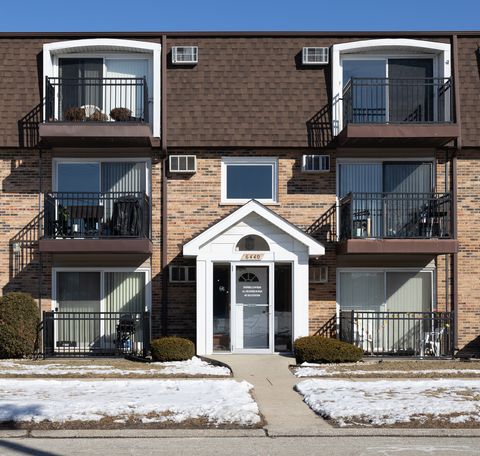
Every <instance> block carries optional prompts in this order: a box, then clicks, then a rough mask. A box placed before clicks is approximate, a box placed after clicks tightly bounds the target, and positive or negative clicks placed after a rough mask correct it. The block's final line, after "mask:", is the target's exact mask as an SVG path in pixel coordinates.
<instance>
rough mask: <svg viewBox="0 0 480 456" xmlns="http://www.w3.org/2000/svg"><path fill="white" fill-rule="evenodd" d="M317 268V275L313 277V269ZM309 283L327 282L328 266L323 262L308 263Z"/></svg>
mask: <svg viewBox="0 0 480 456" xmlns="http://www.w3.org/2000/svg"><path fill="white" fill-rule="evenodd" d="M316 269H318V270H319V277H318V278H315V273H314V272H313V271H314V270H316ZM308 281H309V283H328V266H325V265H323V264H310V266H309V271H308Z"/></svg>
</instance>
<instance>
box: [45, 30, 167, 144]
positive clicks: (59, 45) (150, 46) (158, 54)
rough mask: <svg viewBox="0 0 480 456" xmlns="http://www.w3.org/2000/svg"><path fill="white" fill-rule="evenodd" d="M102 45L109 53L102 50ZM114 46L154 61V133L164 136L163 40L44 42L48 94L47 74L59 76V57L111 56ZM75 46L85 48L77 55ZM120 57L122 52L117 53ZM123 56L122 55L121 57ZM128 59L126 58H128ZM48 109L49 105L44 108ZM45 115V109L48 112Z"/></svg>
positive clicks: (152, 64)
mask: <svg viewBox="0 0 480 456" xmlns="http://www.w3.org/2000/svg"><path fill="white" fill-rule="evenodd" d="M85 48H91V49H92V52H91V53H86V52H85V51H84V49H85ZM102 48H103V49H104V50H105V52H103V51H102ZM112 48H114V49H115V50H120V49H122V51H123V52H122V54H123V55H124V54H125V53H128V56H129V57H130V56H132V58H135V57H136V58H138V55H139V54H140V53H142V54H143V58H146V57H147V58H148V59H149V60H150V62H151V63H150V64H149V65H150V66H151V78H152V82H151V84H150V85H151V86H152V87H149V90H150V91H151V92H150V93H151V98H152V99H153V109H152V118H151V125H152V133H153V136H154V137H155V138H159V137H160V133H161V131H160V129H161V65H162V46H161V44H159V43H149V42H146V41H135V40H121V39H114V38H92V39H84V40H72V41H59V42H55V43H47V44H44V45H43V84H44V93H46V77H47V76H52V77H54V76H55V71H56V70H55V66H56V62H57V61H58V57H59V56H62V55H67V54H68V56H69V57H76V56H87V55H88V56H97V55H102V56H110V54H112ZM75 49H79V50H81V52H79V53H78V54H75ZM69 51H70V52H69ZM116 55H117V57H119V54H116ZM119 58H120V57H119ZM124 58H125V57H124ZM44 109H45V108H44ZM44 116H45V112H44Z"/></svg>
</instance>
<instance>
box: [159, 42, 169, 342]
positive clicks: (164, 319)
mask: <svg viewBox="0 0 480 456" xmlns="http://www.w3.org/2000/svg"><path fill="white" fill-rule="evenodd" d="M161 99H162V101H161V110H162V118H161V135H162V136H161V147H162V157H163V161H162V186H161V188H162V190H161V192H162V215H161V217H162V220H161V222H160V223H161V227H162V242H161V249H162V254H161V269H162V306H161V328H162V331H161V333H162V335H163V336H167V335H168V207H167V205H168V182H167V166H168V150H167V35H162V68H161Z"/></svg>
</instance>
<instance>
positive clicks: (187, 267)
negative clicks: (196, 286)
mask: <svg viewBox="0 0 480 456" xmlns="http://www.w3.org/2000/svg"><path fill="white" fill-rule="evenodd" d="M174 268H178V269H184V270H185V280H173V269H174ZM190 268H194V269H196V266H193V265H190V266H184V265H177V264H171V265H170V266H169V267H168V276H169V277H168V280H169V282H170V283H195V282H196V280H189V279H188V270H189V269H190Z"/></svg>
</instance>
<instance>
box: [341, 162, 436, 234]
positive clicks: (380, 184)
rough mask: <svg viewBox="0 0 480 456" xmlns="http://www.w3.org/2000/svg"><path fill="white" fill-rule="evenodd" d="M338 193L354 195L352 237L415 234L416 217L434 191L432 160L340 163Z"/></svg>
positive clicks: (417, 227)
mask: <svg viewBox="0 0 480 456" xmlns="http://www.w3.org/2000/svg"><path fill="white" fill-rule="evenodd" d="M338 174H339V185H338V190H339V191H338V196H339V198H343V197H345V196H347V195H348V194H349V193H352V194H353V198H352V202H351V217H352V224H353V226H352V229H353V233H352V236H353V237H356V238H388V237H392V238H402V237H417V236H418V235H419V233H417V231H418V229H419V223H418V220H419V219H420V218H421V216H422V210H424V208H425V207H426V206H427V205H428V204H429V201H430V199H431V197H432V191H433V163H432V162H416V161H403V162H395V161H385V162H365V163H350V162H345V163H340V164H339V165H338Z"/></svg>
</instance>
